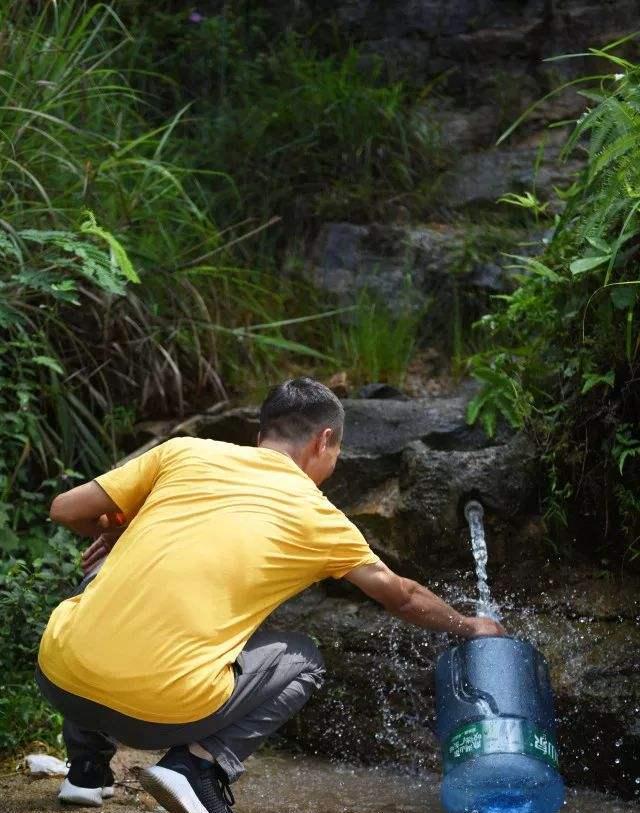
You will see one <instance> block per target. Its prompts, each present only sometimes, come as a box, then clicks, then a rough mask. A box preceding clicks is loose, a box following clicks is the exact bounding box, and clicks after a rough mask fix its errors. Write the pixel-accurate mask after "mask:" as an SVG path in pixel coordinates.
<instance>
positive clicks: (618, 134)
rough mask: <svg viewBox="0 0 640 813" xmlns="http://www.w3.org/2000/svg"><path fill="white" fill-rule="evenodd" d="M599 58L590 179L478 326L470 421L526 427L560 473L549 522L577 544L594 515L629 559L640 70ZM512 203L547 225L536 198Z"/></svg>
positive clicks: (637, 530) (588, 144) (637, 362)
mask: <svg viewBox="0 0 640 813" xmlns="http://www.w3.org/2000/svg"><path fill="white" fill-rule="evenodd" d="M593 54H594V55H595V56H598V57H599V58H604V59H610V60H611V61H613V63H614V64H615V69H616V71H617V73H616V75H614V76H610V77H606V78H604V79H602V81H601V83H600V85H599V87H598V88H597V89H596V90H593V91H591V90H589V91H585V96H586V97H587V99H589V100H590V101H592V102H594V103H595V104H594V106H593V108H592V109H590V110H587V112H586V113H585V114H584V115H583V116H582V117H581V119H580V120H579V121H578V122H577V123H576V126H575V128H574V131H573V133H572V134H571V136H570V137H569V139H568V141H567V144H566V147H565V150H564V154H565V155H568V154H570V153H571V152H572V151H577V150H581V151H584V152H585V154H586V165H585V169H584V171H583V173H582V174H581V177H580V178H579V179H578V180H577V181H576V182H575V183H574V184H573V185H572V186H571V188H570V189H569V190H566V191H565V192H564V193H562V198H563V199H564V200H565V201H566V205H565V207H564V210H563V211H562V214H561V215H560V216H558V217H557V218H556V222H555V227H554V230H553V237H552V239H551V240H550V241H549V242H548V244H546V245H545V246H541V251H540V254H539V255H538V256H537V257H514V268H515V269H516V271H518V272H519V274H518V275H517V277H516V279H517V281H518V286H517V288H516V290H515V291H514V292H513V293H511V294H508V295H504V296H501V297H497V298H496V299H497V300H498V301H499V305H498V307H497V308H496V309H495V311H494V313H492V314H489V315H488V316H486V317H484V318H483V319H481V320H480V323H479V324H478V329H479V330H481V331H482V332H483V334H484V335H485V337H486V338H488V340H489V341H490V343H491V344H490V347H489V349H488V350H486V351H484V352H482V353H479V354H477V355H476V356H474V357H473V358H472V359H471V368H472V371H473V373H474V375H475V376H476V377H477V378H478V379H479V380H480V381H481V382H482V384H483V387H482V390H481V391H480V393H479V394H478V396H477V397H476V398H475V399H474V401H473V402H472V404H471V406H470V409H469V415H468V417H469V420H470V421H475V420H476V419H480V420H482V421H483V423H484V426H485V428H486V429H487V431H488V432H489V433H490V434H492V433H493V432H494V431H495V427H496V422H497V419H498V418H499V417H500V416H501V417H503V418H505V419H506V420H507V421H508V422H509V423H510V424H511V425H512V426H518V427H523V426H524V427H527V428H528V429H529V430H530V431H531V432H532V433H533V435H534V436H535V438H536V439H537V440H538V442H539V444H540V448H541V454H542V457H543V460H544V461H545V463H546V466H547V471H548V474H549V477H548V495H547V517H548V519H549V520H550V524H553V523H556V525H563V524H564V525H566V524H568V525H569V526H570V527H571V528H572V533H573V535H575V534H576V532H578V533H579V532H580V528H581V526H580V518H579V517H580V516H595V517H596V518H597V519H596V523H595V524H594V523H593V522H592V523H590V529H589V530H590V534H591V537H592V538H593V537H594V536H596V534H597V535H598V537H599V538H600V539H601V540H602V541H604V542H607V543H611V544H613V545H614V546H615V548H614V549H615V550H617V551H618V553H619V554H620V555H622V554H624V553H625V551H626V552H627V554H631V553H632V552H633V551H634V550H635V548H634V546H635V545H637V541H638V539H639V538H640V502H639V501H638V500H637V499H631V496H632V494H633V492H634V491H635V492H636V493H637V489H638V487H640V465H639V464H640V458H639V452H640V441H639V440H638V438H637V437H636V433H635V429H634V426H636V425H637V416H638V414H640V387H639V386H638V381H640V310H639V309H638V291H639V290H640V279H639V278H638V272H637V263H638V247H639V245H640V240H639V238H640V215H639V212H640V115H639V114H638V112H637V111H638V109H640V108H639V105H640V66H638V65H635V64H632V63H630V62H628V61H625V60H620V59H618V58H617V57H614V56H613V55H612V54H611V53H609V51H608V50H605V51H595V50H594V51H593ZM620 70H622V71H623V73H620ZM506 202H508V203H511V204H516V205H520V206H525V207H526V208H529V209H531V210H532V211H533V213H534V214H539V212H538V211H537V206H536V202H535V198H534V197H533V196H532V197H531V198H530V199H529V198H527V197H526V196H521V197H520V198H519V199H517V200H516V198H515V196H511V197H510V198H509V200H508V201H506ZM600 518H602V519H600ZM598 521H599V522H598ZM598 524H599V527H597V525H598ZM594 525H595V527H594Z"/></svg>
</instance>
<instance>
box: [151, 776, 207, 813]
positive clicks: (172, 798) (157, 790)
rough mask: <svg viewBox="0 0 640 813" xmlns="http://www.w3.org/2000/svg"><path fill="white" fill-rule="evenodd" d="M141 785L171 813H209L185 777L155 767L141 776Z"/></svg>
mask: <svg viewBox="0 0 640 813" xmlns="http://www.w3.org/2000/svg"><path fill="white" fill-rule="evenodd" d="M140 784H141V785H142V787H143V788H144V789H145V790H146V791H147V792H148V793H150V794H151V795H152V796H153V798H154V799H155V800H156V802H160V804H161V805H162V806H163V807H164V808H165V810H168V811H169V813H208V811H207V808H206V807H204V805H203V804H202V802H201V801H200V799H198V797H197V796H196V792H195V791H194V789H193V788H192V787H191V785H190V784H189V781H188V780H187V778H186V777H185V776H183V775H182V774H181V773H178V772H177V771H172V770H170V769H169V768H161V767H160V766H159V765H154V766H153V767H152V768H147V769H146V770H145V771H143V772H142V774H141V776H140Z"/></svg>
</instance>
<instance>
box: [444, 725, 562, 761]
mask: <svg viewBox="0 0 640 813" xmlns="http://www.w3.org/2000/svg"><path fill="white" fill-rule="evenodd" d="M484 754H526V755H527V756H530V757H534V759H539V760H541V761H542V762H546V763H547V765H550V766H551V767H552V768H557V767H558V749H557V748H556V744H555V741H554V739H553V737H551V736H550V735H549V734H547V733H546V732H545V731H541V730H540V729H538V728H536V727H535V726H533V725H531V723H529V722H527V721H526V720H519V719H516V718H509V717H506V718H505V717H496V718H494V719H489V720H478V721H477V722H475V723H467V724H466V725H464V726H462V727H461V728H459V729H458V730H457V731H455V732H454V733H453V734H452V735H451V737H449V739H448V740H447V743H446V745H445V747H444V754H443V756H444V762H445V769H447V768H449V767H453V766H454V765H457V764H459V763H460V762H465V761H466V760H467V759H472V758H473V757H477V756H482V755H484Z"/></svg>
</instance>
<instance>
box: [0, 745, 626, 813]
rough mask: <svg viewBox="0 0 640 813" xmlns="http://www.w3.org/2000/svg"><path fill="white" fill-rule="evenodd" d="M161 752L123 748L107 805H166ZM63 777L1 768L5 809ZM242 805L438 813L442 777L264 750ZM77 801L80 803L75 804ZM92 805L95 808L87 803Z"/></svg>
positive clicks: (583, 806)
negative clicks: (153, 778) (158, 795)
mask: <svg viewBox="0 0 640 813" xmlns="http://www.w3.org/2000/svg"><path fill="white" fill-rule="evenodd" d="M158 756H159V755H154V754H152V753H150V752H140V751H128V750H122V751H121V752H120V753H119V754H118V756H117V757H116V760H115V764H114V769H115V772H116V778H117V785H116V795H115V797H114V798H113V799H111V800H109V801H108V802H105V804H104V807H103V810H104V813H140V811H145V810H146V811H157V812H158V813H160V811H161V810H162V808H160V807H159V806H157V804H156V803H155V802H154V800H153V799H152V798H151V797H150V796H148V795H147V794H146V793H144V792H143V791H142V790H141V788H140V784H139V782H138V780H137V776H138V774H139V771H140V769H141V767H143V766H144V765H147V764H149V763H151V762H154V761H155V760H157V759H158ZM60 781H61V780H60V779H59V778H51V779H31V778H30V777H27V776H25V775H23V774H7V773H4V774H3V775H2V776H0V811H1V813H53V812H54V811H56V813H59V811H60V809H61V808H60V807H59V805H58V803H57V801H56V793H57V789H58V786H59V784H60ZM235 790H236V806H235V810H237V811H238V813H440V810H441V808H440V805H439V803H438V777H436V776H433V775H425V776H420V777H416V776H405V775H403V774H399V773H396V772H393V771H390V770H386V769H381V768H362V767H351V766H347V765H340V764H337V765H336V764H332V763H329V762H326V761H323V760H320V759H315V758H312V757H294V756H290V755H283V754H275V755H274V754H262V755H260V756H258V757H254V758H252V759H250V760H249V761H248V762H247V773H246V774H245V776H244V777H243V778H242V779H241V780H240V782H239V783H238V784H237V785H236V786H235ZM76 809H79V808H76ZM639 809H640V808H639V807H638V805H635V804H631V803H625V802H622V801H620V800H617V799H615V798H612V797H611V796H605V795H603V794H598V793H593V792H591V791H583V790H575V791H574V790H570V791H569V793H568V800H567V804H566V805H565V808H564V813H631V811H636V812H637V811H638V810H639ZM87 810H89V808H87Z"/></svg>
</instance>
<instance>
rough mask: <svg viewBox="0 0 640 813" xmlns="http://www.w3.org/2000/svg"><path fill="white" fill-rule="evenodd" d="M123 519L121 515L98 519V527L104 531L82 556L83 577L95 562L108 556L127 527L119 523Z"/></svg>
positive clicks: (105, 515) (103, 515)
mask: <svg viewBox="0 0 640 813" xmlns="http://www.w3.org/2000/svg"><path fill="white" fill-rule="evenodd" d="M123 519H124V517H123V516H122V515H121V514H115V515H109V514H102V516H101V517H99V519H98V526H99V527H100V528H103V529H104V530H103V531H102V533H100V534H99V535H98V536H97V537H96V538H95V540H94V542H93V544H91V545H89V547H88V548H87V549H86V550H85V552H84V553H83V554H82V571H83V573H85V575H86V574H87V573H88V572H89V571H90V570H91V568H92V567H93V566H94V565H95V564H96V563H97V562H99V561H100V560H101V559H104V557H105V556H108V555H109V553H110V552H111V550H112V548H113V546H114V545H115V544H116V542H117V541H118V539H120V537H121V536H122V534H123V533H124V531H125V530H126V529H127V525H125V524H123V523H122V522H121V520H123Z"/></svg>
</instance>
